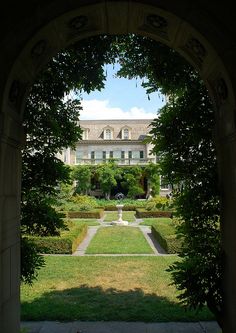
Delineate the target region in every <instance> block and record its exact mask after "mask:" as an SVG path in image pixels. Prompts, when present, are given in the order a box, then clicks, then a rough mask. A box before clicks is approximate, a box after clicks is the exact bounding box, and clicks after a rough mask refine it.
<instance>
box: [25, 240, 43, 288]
mask: <svg viewBox="0 0 236 333" xmlns="http://www.w3.org/2000/svg"><path fill="white" fill-rule="evenodd" d="M38 252H39V248H38V247H37V245H36V244H34V243H33V242H32V241H30V240H29V239H28V237H21V282H24V283H27V284H30V285H31V284H32V283H33V281H34V280H36V279H37V276H38V270H39V269H40V268H41V267H43V266H44V265H45V263H44V258H43V257H42V256H41V255H39V254H38Z"/></svg>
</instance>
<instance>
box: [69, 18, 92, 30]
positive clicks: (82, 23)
mask: <svg viewBox="0 0 236 333" xmlns="http://www.w3.org/2000/svg"><path fill="white" fill-rule="evenodd" d="M87 24H88V18H87V16H84V15H80V16H76V17H74V18H73V19H71V20H70V21H69V22H68V27H69V28H70V29H71V30H73V31H78V32H79V31H81V30H83V29H84V28H85V27H86V26H87Z"/></svg>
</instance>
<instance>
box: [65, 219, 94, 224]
mask: <svg viewBox="0 0 236 333" xmlns="http://www.w3.org/2000/svg"><path fill="white" fill-rule="evenodd" d="M70 221H73V222H75V223H76V224H86V225H88V226H95V225H100V223H98V222H97V220H96V219H70Z"/></svg>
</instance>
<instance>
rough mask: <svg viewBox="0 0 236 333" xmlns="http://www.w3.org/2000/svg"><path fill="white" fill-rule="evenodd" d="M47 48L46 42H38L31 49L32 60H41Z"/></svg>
mask: <svg viewBox="0 0 236 333" xmlns="http://www.w3.org/2000/svg"><path fill="white" fill-rule="evenodd" d="M46 47H47V42H46V40H44V39H42V40H40V41H38V42H37V43H36V44H35V45H34V46H33V47H32V49H31V57H32V58H39V57H41V56H42V55H43V54H44V52H45V50H46Z"/></svg>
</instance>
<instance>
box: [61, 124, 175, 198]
mask: <svg viewBox="0 0 236 333" xmlns="http://www.w3.org/2000/svg"><path fill="white" fill-rule="evenodd" d="M151 122H152V119H119V120H80V121H79V125H80V127H81V129H82V131H83V134H82V140H80V141H78V143H77V144H76V149H75V150H72V149H71V148H67V149H65V150H64V151H63V152H62V153H61V154H58V156H57V157H58V158H60V159H61V160H62V161H63V162H64V163H66V164H69V165H96V164H100V163H104V162H107V161H109V159H114V160H115V161H116V162H117V164H118V165H119V166H129V165H130V166H135V165H139V166H145V165H146V164H148V163H149V162H152V163H156V162H157V156H156V155H155V154H154V153H153V152H152V148H153V145H152V144H151V143H150V142H148V140H147V138H148V136H150V131H151V128H152V127H151ZM169 193H170V188H169V186H168V185H164V184H162V185H161V193H160V194H161V195H163V196H165V195H167V194H169Z"/></svg>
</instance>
